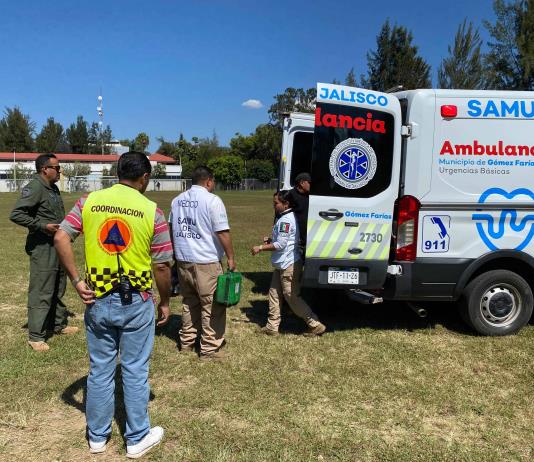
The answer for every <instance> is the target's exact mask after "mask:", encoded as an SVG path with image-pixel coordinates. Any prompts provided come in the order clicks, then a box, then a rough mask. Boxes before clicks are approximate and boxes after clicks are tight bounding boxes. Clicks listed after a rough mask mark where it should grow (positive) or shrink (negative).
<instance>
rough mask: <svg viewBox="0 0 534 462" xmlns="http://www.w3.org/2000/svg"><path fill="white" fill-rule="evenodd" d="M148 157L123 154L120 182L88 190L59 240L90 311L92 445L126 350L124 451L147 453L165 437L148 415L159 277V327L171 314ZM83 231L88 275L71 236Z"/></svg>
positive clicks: (104, 427)
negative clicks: (81, 272)
mask: <svg viewBox="0 0 534 462" xmlns="http://www.w3.org/2000/svg"><path fill="white" fill-rule="evenodd" d="M151 170H152V168H151V166H150V162H149V160H148V159H147V157H146V155H145V154H143V153H140V152H128V153H126V154H123V155H122V156H121V157H120V158H119V162H118V165H117V175H118V177H119V183H118V184H116V185H114V186H112V187H111V188H108V189H103V190H100V191H96V192H93V193H90V194H89V195H87V196H84V197H82V198H81V199H80V200H79V201H78V202H77V203H76V205H75V206H74V208H73V209H72V210H71V211H70V212H69V214H68V215H67V216H66V217H65V220H64V221H63V222H62V223H61V225H60V229H59V231H58V232H57V233H56V236H55V245H56V248H57V251H58V254H59V257H60V260H61V263H62V264H63V265H64V267H65V269H66V271H67V273H68V275H69V277H70V279H71V281H72V285H73V286H74V288H75V289H76V291H77V292H78V295H79V296H80V297H81V299H82V301H83V302H84V303H85V304H86V305H87V308H86V310H85V328H86V331H87V349H88V351H89V363H90V370H89V376H88V377H87V398H86V419H87V434H88V439H89V450H90V452H91V453H101V452H104V451H105V450H106V445H107V442H108V440H109V437H110V434H111V422H112V418H113V414H114V412H115V404H114V388H115V369H116V363H117V359H118V358H119V357H120V366H121V371H122V384H123V385H122V386H123V391H124V405H125V409H126V432H125V434H124V436H125V439H126V456H127V457H129V458H132V459H136V458H138V457H141V456H142V455H143V454H145V453H146V452H147V451H149V450H150V449H151V448H152V447H154V446H155V445H157V444H158V443H159V442H160V441H161V440H162V438H163V429H162V428H161V427H153V428H151V427H150V419H149V416H148V399H149V395H150V388H149V385H148V369H149V359H150V354H151V352H152V347H153V344H154V330H155V328H154V324H155V313H154V311H155V310H154V299H153V297H152V282H153V279H155V281H156V285H157V288H158V291H159V296H160V303H159V305H158V313H159V321H158V323H157V325H158V326H161V325H164V324H166V323H167V322H168V320H169V316H170V308H169V295H170V286H171V278H170V262H171V261H172V244H171V241H170V236H169V228H168V226H167V222H166V221H165V217H164V215H163V212H162V211H161V210H160V209H158V208H157V206H156V204H155V203H154V202H152V201H150V200H148V199H147V198H146V197H145V196H144V195H143V193H144V192H145V191H146V188H147V186H148V183H149V181H150V173H151ZM82 232H83V233H84V236H85V267H86V271H85V280H84V279H82V278H81V277H80V275H79V273H78V270H77V269H76V264H75V260H74V254H73V250H72V244H71V241H72V240H74V239H75V238H76V237H78V236H79V234H80V233H82Z"/></svg>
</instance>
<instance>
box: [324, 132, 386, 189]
mask: <svg viewBox="0 0 534 462" xmlns="http://www.w3.org/2000/svg"><path fill="white" fill-rule="evenodd" d="M376 165H377V161H376V154H375V151H374V149H373V148H372V147H371V146H370V145H369V143H367V142H365V141H364V140H362V139H361V138H348V139H346V140H345V141H342V142H341V143H339V144H338V145H337V146H336V147H335V148H334V150H333V151H332V154H331V155H330V164H329V167H330V174H331V175H332V177H333V178H334V181H335V182H336V183H337V184H339V185H340V186H342V187H344V188H346V189H358V188H361V187H363V186H365V185H366V184H367V183H369V181H371V180H372V179H373V177H374V176H375V173H376Z"/></svg>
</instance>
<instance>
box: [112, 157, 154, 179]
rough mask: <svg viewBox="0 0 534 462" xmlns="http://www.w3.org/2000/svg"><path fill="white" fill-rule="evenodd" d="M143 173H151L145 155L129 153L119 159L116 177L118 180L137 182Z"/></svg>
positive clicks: (150, 167)
mask: <svg viewBox="0 0 534 462" xmlns="http://www.w3.org/2000/svg"><path fill="white" fill-rule="evenodd" d="M145 173H148V174H150V173H152V166H151V165H150V161H149V160H148V157H147V156H146V154H144V153H142V152H137V151H129V152H126V153H124V154H122V155H121V156H120V157H119V162H118V163H117V176H118V177H119V180H137V178H140V177H142V176H143V175H144V174H145Z"/></svg>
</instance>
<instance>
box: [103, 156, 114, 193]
mask: <svg viewBox="0 0 534 462" xmlns="http://www.w3.org/2000/svg"><path fill="white" fill-rule="evenodd" d="M109 177H113V178H109ZM116 182H117V162H113V163H112V164H111V168H109V169H107V168H103V169H102V188H109V187H110V186H113V185H114V184H115V183H116Z"/></svg>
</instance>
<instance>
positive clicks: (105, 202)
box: [82, 184, 156, 298]
mask: <svg viewBox="0 0 534 462" xmlns="http://www.w3.org/2000/svg"><path fill="white" fill-rule="evenodd" d="M155 215H156V204H155V203H154V202H152V201H150V200H148V199H147V198H146V197H145V196H143V195H142V194H141V193H140V192H139V191H137V190H135V189H133V188H130V187H128V186H125V185H121V184H117V185H114V186H112V187H111V188H108V189H103V190H101V191H95V192H93V193H91V194H89V196H88V197H87V200H86V201H85V204H84V206H83V210H82V222H83V232H84V235H85V267H86V280H87V282H88V284H89V285H90V286H91V287H92V288H93V290H94V291H95V292H96V296H97V298H98V297H102V296H104V295H105V294H107V293H108V292H110V291H111V290H113V289H114V288H115V287H116V286H117V285H118V283H119V271H118V262H117V255H119V259H120V265H121V267H122V272H123V274H124V275H125V276H127V277H128V279H129V280H130V283H131V284H132V286H133V287H134V288H135V289H136V290H139V291H145V290H149V289H151V288H152V260H151V255H150V246H151V244H152V238H153V236H154V218H155Z"/></svg>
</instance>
